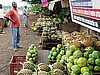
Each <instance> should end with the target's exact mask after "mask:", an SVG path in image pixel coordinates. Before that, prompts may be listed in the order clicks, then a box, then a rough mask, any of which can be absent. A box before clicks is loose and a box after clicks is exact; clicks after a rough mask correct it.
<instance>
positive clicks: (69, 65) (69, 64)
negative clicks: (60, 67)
mask: <svg viewBox="0 0 100 75" xmlns="http://www.w3.org/2000/svg"><path fill="white" fill-rule="evenodd" d="M72 66H73V64H72V63H70V62H69V63H67V68H68V69H69V70H71V67H72Z"/></svg>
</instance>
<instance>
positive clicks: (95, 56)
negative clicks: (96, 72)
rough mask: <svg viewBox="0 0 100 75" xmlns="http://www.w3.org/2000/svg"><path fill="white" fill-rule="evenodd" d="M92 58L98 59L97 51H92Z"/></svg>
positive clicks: (99, 53)
mask: <svg viewBox="0 0 100 75" xmlns="http://www.w3.org/2000/svg"><path fill="white" fill-rule="evenodd" d="M92 57H93V58H94V59H97V58H100V52H99V51H93V53H92Z"/></svg>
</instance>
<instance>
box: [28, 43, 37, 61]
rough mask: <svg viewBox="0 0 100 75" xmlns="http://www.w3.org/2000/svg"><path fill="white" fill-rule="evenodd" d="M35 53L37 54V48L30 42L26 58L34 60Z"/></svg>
mask: <svg viewBox="0 0 100 75" xmlns="http://www.w3.org/2000/svg"><path fill="white" fill-rule="evenodd" d="M37 55H38V51H37V48H36V47H35V46H34V44H31V46H29V49H28V52H27V55H26V60H27V61H31V62H35V61H36V58H37Z"/></svg>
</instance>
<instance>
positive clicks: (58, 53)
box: [48, 44, 65, 62]
mask: <svg viewBox="0 0 100 75" xmlns="http://www.w3.org/2000/svg"><path fill="white" fill-rule="evenodd" d="M63 55H65V50H64V49H63V48H62V46H61V44H58V45H57V48H56V47H53V48H52V50H51V51H50V55H49V56H48V59H49V60H50V61H58V62H62V60H61V57H62V56H63ZM60 60H61V61H60Z"/></svg>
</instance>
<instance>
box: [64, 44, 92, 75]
mask: <svg viewBox="0 0 100 75" xmlns="http://www.w3.org/2000/svg"><path fill="white" fill-rule="evenodd" d="M66 60H67V61H66V62H67V68H68V70H71V74H72V75H74V74H75V75H92V71H91V70H90V69H89V67H88V65H87V58H85V57H84V56H83V53H82V52H81V51H80V50H79V48H78V47H76V46H75V45H71V46H70V48H69V50H68V51H66Z"/></svg>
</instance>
